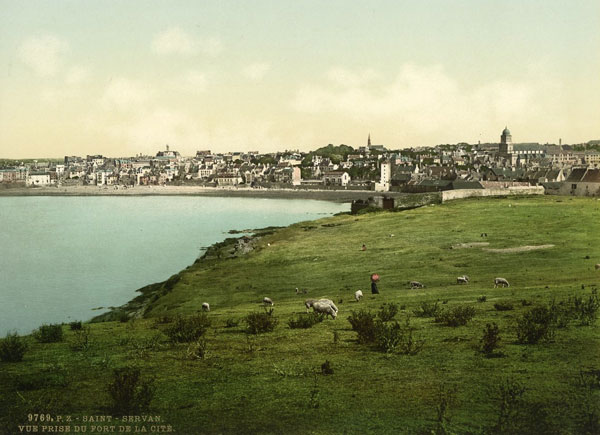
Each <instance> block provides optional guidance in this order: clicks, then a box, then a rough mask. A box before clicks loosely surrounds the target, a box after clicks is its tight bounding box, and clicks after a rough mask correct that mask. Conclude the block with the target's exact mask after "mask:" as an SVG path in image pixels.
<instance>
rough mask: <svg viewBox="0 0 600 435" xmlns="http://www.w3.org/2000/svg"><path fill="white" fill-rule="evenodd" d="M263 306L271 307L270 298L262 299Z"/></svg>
mask: <svg viewBox="0 0 600 435" xmlns="http://www.w3.org/2000/svg"><path fill="white" fill-rule="evenodd" d="M263 304H265V305H271V306H273V305H274V304H273V301H272V300H271V298H267V297H265V298H263Z"/></svg>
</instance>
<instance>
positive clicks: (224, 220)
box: [0, 196, 349, 337]
mask: <svg viewBox="0 0 600 435" xmlns="http://www.w3.org/2000/svg"><path fill="white" fill-rule="evenodd" d="M348 209H349V206H348V205H347V204H336V203H331V202H325V201H310V200H283V199H255V198H209V197H198V196H196V197H178V196H168V197H165V196H160V197H158V196H152V197H100V196H96V197H4V198H2V197H0V247H1V248H2V253H1V254H0V337H3V336H4V335H5V334H6V333H7V332H8V331H13V330H14V331H17V332H19V333H29V332H31V330H33V329H35V328H36V327H38V326H39V325H41V324H43V323H55V322H68V321H73V320H87V319H89V318H91V317H93V316H95V315H97V314H100V313H102V312H104V311H106V309H103V310H92V309H93V308H97V307H108V306H118V305H122V304H124V303H125V302H127V301H129V300H131V299H132V298H133V297H135V296H136V294H137V293H135V290H136V289H138V288H140V287H143V286H145V285H147V284H151V283H154V282H157V281H163V280H165V279H167V278H168V277H169V276H171V275H173V274H174V273H177V272H179V271H180V270H182V269H184V268H185V267H187V266H189V265H190V264H192V263H193V262H194V261H195V260H196V258H197V257H198V256H199V255H200V254H201V250H202V248H203V247H205V246H209V245H211V244H213V243H215V242H218V241H221V240H223V239H225V238H226V237H231V236H230V235H228V234H227V231H229V230H232V229H236V230H243V229H248V228H262V227H266V226H271V225H276V226H283V225H289V224H291V223H294V222H300V221H304V220H310V219H315V218H319V217H324V216H326V215H330V214H333V213H337V212H340V211H347V210H348Z"/></svg>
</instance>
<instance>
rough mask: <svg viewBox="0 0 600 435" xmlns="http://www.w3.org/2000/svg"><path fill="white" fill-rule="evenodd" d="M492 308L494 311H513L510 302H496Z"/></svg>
mask: <svg viewBox="0 0 600 435" xmlns="http://www.w3.org/2000/svg"><path fill="white" fill-rule="evenodd" d="M494 308H495V309H496V311H510V310H512V309H514V307H513V304H511V303H510V302H496V303H495V304H494Z"/></svg>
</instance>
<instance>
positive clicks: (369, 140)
mask: <svg viewBox="0 0 600 435" xmlns="http://www.w3.org/2000/svg"><path fill="white" fill-rule="evenodd" d="M367 146H368V147H370V146H371V133H369V139H368V140H367Z"/></svg>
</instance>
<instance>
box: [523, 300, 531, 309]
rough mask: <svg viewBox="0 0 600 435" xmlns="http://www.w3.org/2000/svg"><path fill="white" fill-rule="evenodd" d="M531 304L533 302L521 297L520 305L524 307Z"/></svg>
mask: <svg viewBox="0 0 600 435" xmlns="http://www.w3.org/2000/svg"><path fill="white" fill-rule="evenodd" d="M532 304H533V302H531V301H528V300H527V299H521V305H523V306H524V307H529V306H530V305H532Z"/></svg>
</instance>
